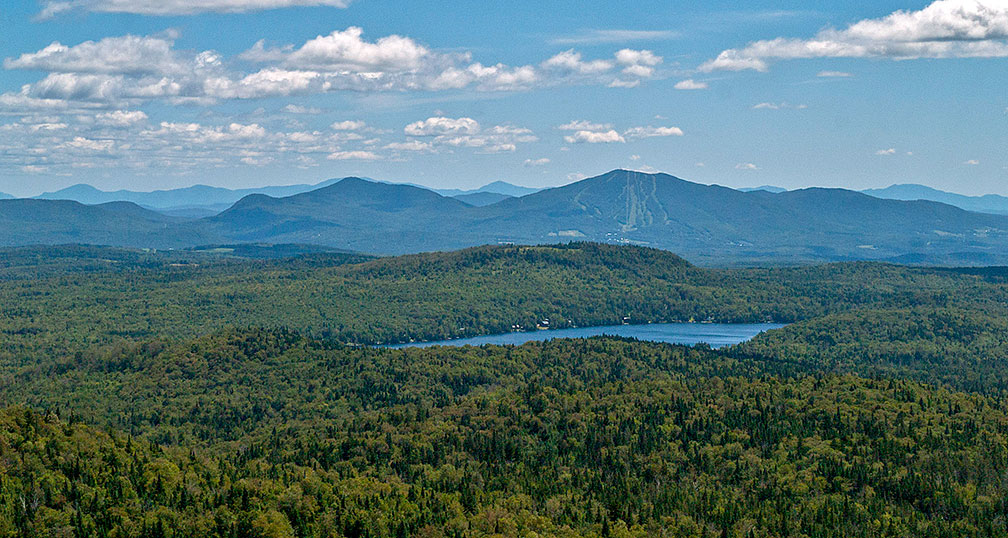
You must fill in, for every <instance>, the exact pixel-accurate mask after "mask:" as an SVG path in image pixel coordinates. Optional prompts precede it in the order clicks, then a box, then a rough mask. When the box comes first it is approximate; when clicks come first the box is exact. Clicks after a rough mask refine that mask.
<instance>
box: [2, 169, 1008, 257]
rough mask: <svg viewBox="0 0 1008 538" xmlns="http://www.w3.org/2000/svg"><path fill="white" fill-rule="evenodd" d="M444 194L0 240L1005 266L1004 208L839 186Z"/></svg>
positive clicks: (130, 214)
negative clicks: (473, 200) (622, 252)
mask: <svg viewBox="0 0 1008 538" xmlns="http://www.w3.org/2000/svg"><path fill="white" fill-rule="evenodd" d="M467 194H475V193H467ZM498 194H501V193H498ZM457 196H459V197H451V196H443V195H441V194H438V193H436V192H433V191H431V190H429V189H426V188H421V187H417V186H412V185H403V184H388V183H380V182H376V181H372V180H367V179H361V178H345V179H342V180H330V181H328V182H325V183H324V184H322V186H321V187H320V188H318V189H314V190H310V191H307V192H301V193H297V194H294V195H291V196H285V197H274V196H268V195H265V194H259V193H257V194H252V195H248V196H245V197H243V198H242V199H240V200H239V201H237V202H236V203H235V204H234V205H233V206H232V207H230V208H228V209H227V210H225V211H223V212H221V213H220V214H218V215H215V216H212V217H208V218H202V219H182V218H173V217H169V216H165V215H163V214H160V213H157V212H155V211H151V210H147V209H144V208H142V207H139V206H138V205H136V204H133V203H128V202H119V203H112V204H102V205H91V206H89V205H83V204H80V203H77V202H69V201H50V200H6V201H2V202H0V224H3V230H0V244H2V245H24V244H33V243H44V244H52V243H68V242H74V243H92V244H107V245H122V246H132V247H153V248H185V247H193V246H198V245H206V244H233V243H303V244H314V245H324V246H327V247H335V248H341V249H347V250H354V251H359V252H366V253H375V254H401V253H409V252H419V251H427V250H447V249H455V248H462V247H467V246H473V245H480V244H494V243H527V244H538V243H555V242H565V241H571V240H585V241H598V242H607V243H633V244H641V245H648V246H653V247H657V248H662V249H666V250H671V251H674V252H677V253H680V254H682V255H684V256H686V257H687V258H690V259H692V260H695V261H700V262H709V263H759V262H781V261H784V262H798V261H830V260H850V259H878V260H892V261H905V262H919V263H953V264H963V263H1008V216H1003V215H991V214H982V213H975V212H969V211H965V210H962V209H960V208H957V207H953V206H950V205H947V204H941V203H936V202H930V201H900V200H887V199H882V198H877V197H873V196H869V195H866V194H862V193H858V192H854V191H849V190H843V189H822V188H811V189H801V190H795V191H786V192H780V193H773V192H768V191H766V190H754V191H751V192H743V191H739V190H735V189H730V188H727V187H720V186H710V185H701V184H697V183H692V182H689V181H685V180H682V179H679V178H676V177H673V176H670V175H667V174H646V173H642V172H631V171H626V170H614V171H612V172H610V173H607V174H604V175H602V176H598V177H594V178H589V179H585V180H582V181H578V182H576V183H572V184H569V185H565V186H562V187H557V188H552V189H545V190H542V191H538V192H534V193H532V194H527V195H525V196H522V197H506V198H503V199H502V200H500V201H497V202H496V203H492V204H489V205H473V204H469V203H466V202H465V201H464V198H462V196H465V195H457Z"/></svg>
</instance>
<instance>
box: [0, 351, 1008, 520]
mask: <svg viewBox="0 0 1008 538" xmlns="http://www.w3.org/2000/svg"><path fill="white" fill-rule="evenodd" d="M177 353H180V354H179V355H175V356H172V357H171V360H163V359H167V358H168V357H164V356H161V357H158V356H157V355H155V356H154V357H151V356H150V350H144V351H141V352H139V357H136V356H134V357H135V358H133V359H130V358H129V357H130V355H129V354H126V355H125V356H123V357H121V359H122V360H121V361H120V362H119V363H118V364H117V363H115V362H107V361H106V362H104V363H103V362H96V363H92V364H90V365H88V366H86V367H84V368H83V369H82V370H81V371H80V372H78V373H79V374H81V375H95V377H94V378H93V379H94V385H95V386H96V387H101V388H104V387H106V386H107V383H106V381H105V379H106V377H105V376H107V375H109V374H110V373H111V374H113V377H115V374H119V373H121V374H122V376H123V377H122V378H121V379H126V378H129V377H130V376H135V378H134V380H133V381H132V382H129V383H123V384H122V385H118V386H113V387H110V389H111V392H112V393H114V394H116V395H117V396H118V398H112V399H107V400H101V399H100V398H99V399H94V398H90V397H89V398H87V399H81V398H79V397H76V396H70V398H68V399H70V400H75V399H76V400H78V401H81V402H83V401H87V402H88V404H87V405H86V406H84V405H79V406H78V409H83V408H85V407H87V409H89V410H92V411H91V413H92V414H96V415H97V416H88V420H89V421H91V422H92V423H97V424H103V423H108V422H125V423H121V424H118V425H119V427H120V428H122V430H120V431H126V432H130V433H129V434H127V433H114V434H111V435H110V434H105V433H100V432H97V431H95V430H94V429H91V428H88V427H85V426H83V425H81V424H80V423H79V422H77V421H78V420H79V418H73V419H72V420H73V422H74V423H73V424H70V425H67V424H61V423H59V422H57V421H55V419H53V418H51V417H45V416H42V415H39V414H37V413H35V412H32V411H25V410H23V409H18V408H14V409H8V410H7V411H4V412H3V413H2V414H0V428H2V430H0V454H3V455H8V456H7V459H6V460H5V461H6V463H4V476H5V478H4V481H3V484H2V490H3V491H2V495H3V499H4V505H5V506H6V507H7V509H6V511H5V512H4V519H3V521H2V522H0V525H2V526H0V529H3V530H4V532H6V533H8V534H11V535H16V534H17V533H18V532H23V533H25V534H33V533H35V532H40V531H41V530H42V529H46V530H50V531H52V530H54V529H60V528H62V529H66V532H67V533H77V534H78V535H93V536H103V535H108V536H162V535H163V536H191V535H200V536H376V537H377V536H495V535H501V536H530V535H533V534H532V533H535V534H534V535H537V536H641V537H643V536H656V535H666V536H718V535H728V536H785V535H795V536H802V535H804V536H837V535H838V533H839V534H840V535H844V536H849V535H865V536H903V535H912V536H952V535H955V536H988V535H1003V534H1004V533H1005V531H1006V529H1005V519H1004V517H1005V514H1006V508H1008V507H1006V503H1005V492H1006V484H1004V482H1003V476H1004V474H1005V472H1006V471H1008V446H1006V441H1005V435H1006V434H1008V415H1006V414H1005V412H1004V409H1003V407H1002V406H1001V405H1000V404H999V402H998V401H995V400H989V399H987V398H985V397H982V396H976V395H969V394H965V393H956V392H948V391H944V390H936V389H933V388H929V387H927V386H923V385H919V384H916V383H914V382H909V381H899V380H869V379H864V378H859V377H849V376H819V375H812V376H799V377H792V376H784V377H780V376H769V377H768V376H767V375H766V373H760V372H761V369H762V367H761V366H760V365H759V364H758V363H752V364H747V363H741V362H736V361H734V360H731V359H725V358H721V357H719V355H718V354H716V353H715V352H711V351H706V350H703V349H687V348H681V347H674V346H665V345H649V344H640V343H634V342H626V341H616V340H607V339H592V340H587V341H571V340H559V341H556V342H552V343H546V344H530V345H526V346H523V347H520V348H499V347H487V348H483V349H479V348H466V349H461V350H449V349H433V350H416V349H414V350H409V351H392V350H384V351H372V350H350V349H343V348H332V349H329V348H328V347H327V346H325V345H321V346H320V345H318V344H317V343H313V342H308V341H304V340H302V339H299V338H296V337H292V336H291V335H284V334H273V333H265V332H251V333H231V334H226V335H220V336H218V337H215V338H211V339H208V340H205V341H203V342H200V343H197V344H194V345H193V346H192V347H191V348H190V349H188V350H184V351H183V350H181V348H180V350H179V351H177ZM109 359H110V360H111V359H113V358H111V357H110V358H109ZM159 359H162V360H159ZM133 361H136V362H133ZM771 369H772V368H771ZM88 371H90V372H91V373H90V374H86V373H85V372H88ZM96 372H102V373H100V374H96ZM151 373H154V374H155V375H154V376H153V377H152V378H150V379H147V377H148V375H149V374H151ZM206 376H209V377H206ZM139 379H144V381H142V382H139V383H140V385H146V386H147V388H146V389H143V388H141V389H140V391H139V392H137V389H136V388H134V387H136V386H137V383H138V380H139ZM58 384H59V385H60V386H73V385H74V384H73V383H71V384H63V383H58ZM211 387H218V388H216V389H212V388H211ZM207 389H210V390H209V392H207ZM52 396H53V397H54V398H56V399H59V398H64V397H65V396H67V395H65V394H60V393H59V392H57V391H53V392H52ZM122 400H127V401H129V402H132V405H131V406H130V407H131V408H130V409H124V408H122V407H123V406H124V404H123V402H122ZM109 404H112V405H111V406H109ZM68 407H70V408H71V409H72V408H73V405H72V404H71V405H70V406H64V405H59V406H55V405H54V406H53V407H51V409H62V413H63V416H64V417H65V416H67V415H68V413H72V415H71V416H74V417H79V415H77V414H76V411H70V412H68V411H67V409H68ZM127 423H128V424H127ZM151 441H160V442H161V443H165V444H166V445H167V447H165V448H162V447H159V446H158V445H156V444H152V443H151ZM215 443H223V445H220V446H219V447H218V448H217V449H208V450H196V451H194V449H193V448H191V447H194V446H207V445H208V444H209V445H211V446H213V445H214V444H215ZM10 455H14V457H13V458H11V457H10Z"/></svg>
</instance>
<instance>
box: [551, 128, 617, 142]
mask: <svg viewBox="0 0 1008 538" xmlns="http://www.w3.org/2000/svg"><path fill="white" fill-rule="evenodd" d="M564 140H565V141H567V143H568V144H612V143H614V142H626V139H625V138H623V135H621V134H619V133H618V132H616V131H614V130H612V129H609V130H608V131H575V132H574V134H571V135H567V136H565V137H564Z"/></svg>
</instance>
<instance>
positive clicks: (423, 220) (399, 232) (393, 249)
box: [205, 178, 473, 253]
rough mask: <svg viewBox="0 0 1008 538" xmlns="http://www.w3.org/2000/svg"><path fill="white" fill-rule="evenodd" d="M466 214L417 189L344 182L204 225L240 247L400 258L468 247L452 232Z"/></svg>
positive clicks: (246, 205)
mask: <svg viewBox="0 0 1008 538" xmlns="http://www.w3.org/2000/svg"><path fill="white" fill-rule="evenodd" d="M470 209H473V208H472V207H471V206H469V205H468V204H465V203H464V202H461V201H459V200H455V199H453V198H448V197H444V196H441V195H439V194H437V193H435V192H432V191H430V190H427V189H423V188H420V187H413V186H408V185H392V184H387V183H378V182H373V181H368V180H365V179H360V178H345V179H342V180H340V181H338V182H337V183H335V184H333V185H330V186H328V187H324V188H321V189H317V190H314V191H311V192H307V193H303V194H298V195H295V196H290V197H287V198H271V197H269V196H265V195H261V194H256V195H252V196H247V197H245V198H243V199H242V200H240V201H239V202H238V203H236V204H235V205H234V206H233V207H231V208H230V209H228V210H227V211H224V212H223V213H221V214H220V215H217V216H216V217H212V218H210V219H206V220H205V222H206V223H208V224H209V226H210V229H211V230H213V231H214V232H215V233H219V234H220V235H223V236H226V237H228V238H230V239H231V240H233V241H239V242H241V241H268V242H274V243H317V244H324V245H329V246H335V247H339V248H346V249H349V250H358V251H361V252H377V253H403V252H416V251H420V250H438V249H446V248H448V249H450V248H456V247H460V246H468V243H466V242H465V240H464V239H461V238H459V237H457V236H456V235H455V233H454V232H453V229H454V228H455V226H456V225H457V223H460V222H462V221H463V215H465V214H466V212H467V211H468V210H470Z"/></svg>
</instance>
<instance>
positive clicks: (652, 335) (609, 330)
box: [382, 323, 783, 349]
mask: <svg viewBox="0 0 1008 538" xmlns="http://www.w3.org/2000/svg"><path fill="white" fill-rule="evenodd" d="M781 327H783V325H780V324H777V323H651V324H648V325H610V326H606V327H581V328H577V329H557V330H552V331H534V332H520V333H506V334H493V335H487V336H474V337H472V338H457V339H454V340H441V341H439V342H414V343H409V344H396V345H391V346H382V347H389V348H394V349H398V348H404V347H429V346H480V345H483V344H494V345H508V344H513V345H521V344H524V343H525V342H532V341H542V340H550V339H553V338H589V337H592V336H601V335H607V336H623V337H627V338H636V339H638V340H647V341H651V342H665V343H668V344H685V345H693V344H699V343H701V342H704V343H707V344H710V346H711V347H723V346H730V345H732V344H738V343H740V342H745V341H746V340H749V339H751V338H752V337H754V336H756V335H757V334H759V333H761V332H763V331H769V330H770V329H779V328H781Z"/></svg>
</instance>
